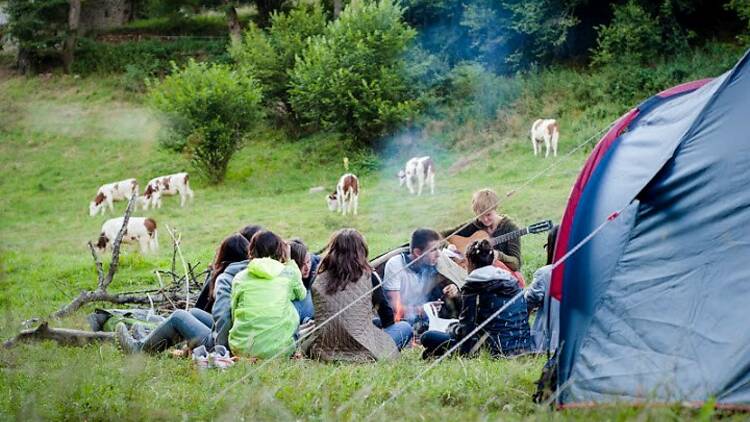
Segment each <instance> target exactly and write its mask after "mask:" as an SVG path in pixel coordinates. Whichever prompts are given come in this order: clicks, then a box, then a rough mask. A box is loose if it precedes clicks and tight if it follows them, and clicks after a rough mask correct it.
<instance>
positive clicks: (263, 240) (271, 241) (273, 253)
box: [249, 230, 289, 264]
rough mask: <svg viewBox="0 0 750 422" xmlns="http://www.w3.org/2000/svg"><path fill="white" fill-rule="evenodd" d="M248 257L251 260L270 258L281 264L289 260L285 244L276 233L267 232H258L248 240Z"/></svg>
mask: <svg viewBox="0 0 750 422" xmlns="http://www.w3.org/2000/svg"><path fill="white" fill-rule="evenodd" d="M249 256H250V258H251V259H255V258H271V259H275V260H277V261H279V262H281V263H282V264H284V263H286V262H287V261H288V260H289V256H288V254H287V245H286V242H284V240H283V239H282V238H280V237H279V236H278V235H276V233H274V232H271V231H268V230H260V231H258V232H257V233H255V234H254V235H253V238H252V239H251V240H250V252H249Z"/></svg>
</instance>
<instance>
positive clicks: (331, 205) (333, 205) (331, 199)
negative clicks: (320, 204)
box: [326, 192, 339, 211]
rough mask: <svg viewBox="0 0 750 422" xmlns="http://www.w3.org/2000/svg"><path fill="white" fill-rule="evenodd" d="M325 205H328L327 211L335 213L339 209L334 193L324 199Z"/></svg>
mask: <svg viewBox="0 0 750 422" xmlns="http://www.w3.org/2000/svg"><path fill="white" fill-rule="evenodd" d="M326 203H327V204H328V210H329V211H337V210H338V209H339V201H338V199H337V194H336V192H333V193H332V194H330V195H328V196H327V197H326Z"/></svg>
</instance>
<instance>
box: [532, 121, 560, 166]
mask: <svg viewBox="0 0 750 422" xmlns="http://www.w3.org/2000/svg"><path fill="white" fill-rule="evenodd" d="M558 139H560V125H559V124H557V120H555V119H538V120H537V121H535V122H534V124H533V125H531V145H532V146H533V147H534V156H536V155H537V152H540V153H541V152H542V145H541V143H542V142H544V146H545V148H546V152H545V154H544V156H545V157H549V150H550V147H552V152H553V153H554V156H555V157H557V141H558ZM537 147H538V149H537Z"/></svg>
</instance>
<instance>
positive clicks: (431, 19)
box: [404, 0, 578, 73]
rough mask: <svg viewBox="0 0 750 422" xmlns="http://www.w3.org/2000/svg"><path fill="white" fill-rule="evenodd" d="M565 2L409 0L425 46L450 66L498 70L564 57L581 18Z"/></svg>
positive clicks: (408, 11)
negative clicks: (466, 64)
mask: <svg viewBox="0 0 750 422" xmlns="http://www.w3.org/2000/svg"><path fill="white" fill-rule="evenodd" d="M568 2H569V1H566V0H499V1H498V0H476V1H471V2H466V1H463V0H405V1H404V5H405V7H406V20H407V22H408V23H409V24H411V25H413V26H414V27H415V28H417V29H418V31H419V42H420V44H421V45H422V46H423V47H424V48H425V49H427V50H428V51H430V52H431V53H435V54H439V55H440V56H442V57H443V58H444V59H446V60H447V61H448V62H449V63H451V64H457V63H459V62H461V61H465V60H472V61H478V62H481V63H482V64H484V65H485V66H486V67H487V68H489V69H491V70H493V71H497V72H504V73H505V72H508V71H512V70H517V69H525V68H528V67H530V66H532V65H534V64H539V63H541V64H547V63H549V62H550V60H551V59H553V58H556V57H559V56H560V53H561V52H562V51H563V48H564V45H565V43H566V41H567V39H568V32H569V30H570V28H571V27H573V26H574V25H575V24H576V23H577V22H578V20H577V19H576V17H575V16H574V15H572V14H571V13H570V7H568V6H567V3H568Z"/></svg>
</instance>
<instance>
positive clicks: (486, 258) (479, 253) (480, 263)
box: [466, 239, 495, 272]
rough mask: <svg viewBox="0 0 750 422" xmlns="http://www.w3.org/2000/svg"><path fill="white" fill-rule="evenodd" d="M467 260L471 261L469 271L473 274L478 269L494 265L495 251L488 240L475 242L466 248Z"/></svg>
mask: <svg viewBox="0 0 750 422" xmlns="http://www.w3.org/2000/svg"><path fill="white" fill-rule="evenodd" d="M466 259H467V260H468V261H469V265H468V270H469V272H472V271H474V270H476V269H477V268H482V267H486V266H488V265H492V262H494V261H495V251H494V250H493V249H492V244H490V242H489V241H488V240H486V239H484V240H475V241H473V242H471V244H470V245H469V246H467V247H466Z"/></svg>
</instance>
